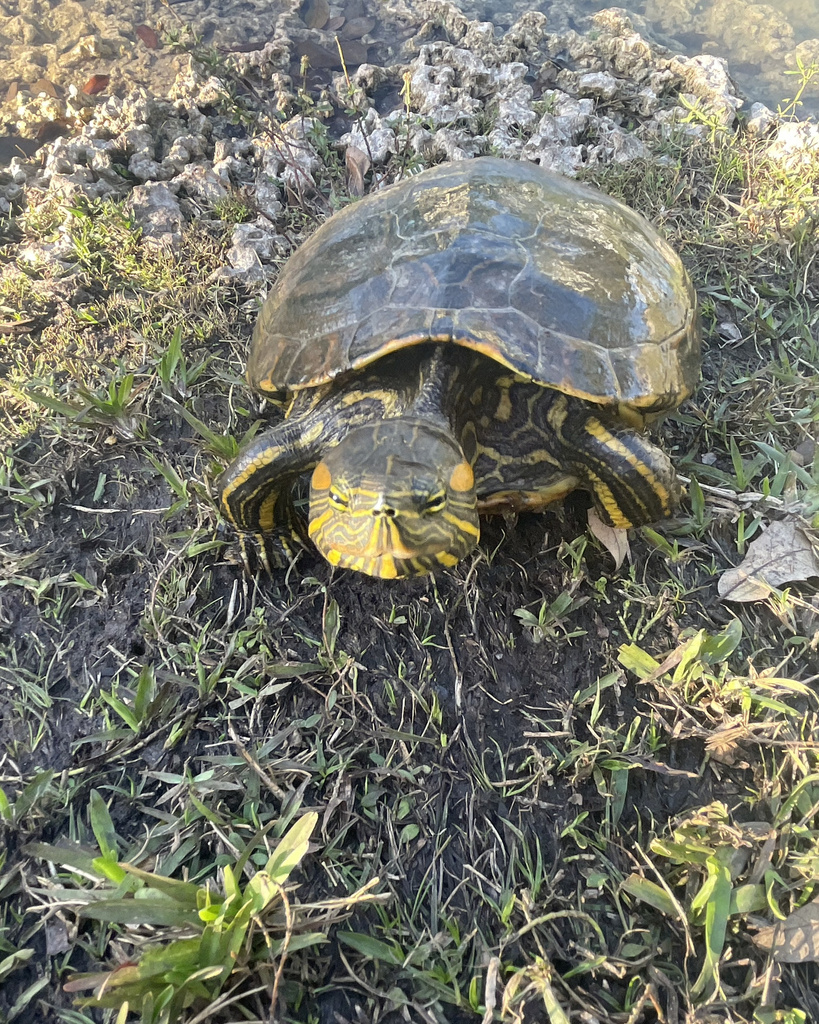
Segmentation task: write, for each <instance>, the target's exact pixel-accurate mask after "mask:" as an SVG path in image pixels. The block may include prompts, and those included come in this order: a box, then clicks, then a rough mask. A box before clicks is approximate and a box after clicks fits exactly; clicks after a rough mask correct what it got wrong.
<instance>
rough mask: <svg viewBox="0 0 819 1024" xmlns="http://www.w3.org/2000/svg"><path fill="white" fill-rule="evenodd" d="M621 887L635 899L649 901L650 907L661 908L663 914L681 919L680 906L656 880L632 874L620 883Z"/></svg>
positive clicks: (643, 901)
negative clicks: (652, 880)
mask: <svg viewBox="0 0 819 1024" xmlns="http://www.w3.org/2000/svg"><path fill="white" fill-rule="evenodd" d="M620 889H621V890H623V891H625V892H627V893H629V894H630V895H631V896H633V897H634V898H635V899H638V900H640V902H642V903H647V904H648V905H649V906H650V907H654V909H655V910H659V911H660V913H662V914H667V915H668V916H669V917H675V918H677V919H679V917H680V908H679V906H678V905H677V904H676V903H675V902H674V900H673V899H672V898H671V897H670V896H669V894H668V893H667V892H666V891H665V889H663V888H662V886H660V885H657V883H656V882H651V881H649V879H647V878H643V877H642V875H637V874H631V875H629V876H628V878H625V879H624V880H623V881H622V883H621V884H620Z"/></svg>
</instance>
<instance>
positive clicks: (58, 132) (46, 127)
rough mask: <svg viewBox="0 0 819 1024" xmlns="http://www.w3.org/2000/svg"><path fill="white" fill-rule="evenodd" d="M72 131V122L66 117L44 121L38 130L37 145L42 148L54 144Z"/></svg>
mask: <svg viewBox="0 0 819 1024" xmlns="http://www.w3.org/2000/svg"><path fill="white" fill-rule="evenodd" d="M70 131H71V122H70V121H68V119H67V118H65V117H55V118H54V120H53V121H44V122H43V123H42V124H41V125H40V127H39V128H38V129H37V143H38V145H40V146H42V145H45V143H46V142H53V141H54V140H55V139H59V138H60V136H62V135H68V134H69V132H70Z"/></svg>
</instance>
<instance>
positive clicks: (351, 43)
mask: <svg viewBox="0 0 819 1024" xmlns="http://www.w3.org/2000/svg"><path fill="white" fill-rule="evenodd" d="M341 49H342V52H343V54H344V63H345V64H348V65H352V64H355V65H356V66H357V65H359V64H365V63H366V61H367V47H366V46H365V44H364V43H359V42H356V41H355V40H349V39H348V40H347V41H346V42H345V43H343V45H342V47H341Z"/></svg>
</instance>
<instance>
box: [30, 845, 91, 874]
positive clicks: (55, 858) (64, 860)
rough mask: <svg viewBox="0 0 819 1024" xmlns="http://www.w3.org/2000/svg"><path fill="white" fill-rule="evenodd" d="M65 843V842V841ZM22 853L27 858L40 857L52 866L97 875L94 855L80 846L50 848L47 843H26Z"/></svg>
mask: <svg viewBox="0 0 819 1024" xmlns="http://www.w3.org/2000/svg"><path fill="white" fill-rule="evenodd" d="M66 842H67V840H66ZM23 853H25V854H26V855H27V856H29V857H40V858H41V859H42V860H47V861H49V862H50V863H52V864H64V865H65V866H66V867H69V868H76V869H77V870H78V871H84V872H86V874H89V875H99V871H98V870H97V868H96V867H95V866H94V862H95V861H96V860H97V859H98V858H97V856H96V854H95V853H92V852H91V851H90V850H86V849H84V848H83V847H81V846H52V845H51V844H49V843H27V844H26V845H25V846H24V847H23Z"/></svg>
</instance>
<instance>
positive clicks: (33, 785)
mask: <svg viewBox="0 0 819 1024" xmlns="http://www.w3.org/2000/svg"><path fill="white" fill-rule="evenodd" d="M53 778H54V772H52V771H47V772H38V774H37V775H35V776H34V778H33V779H32V780H31V782H29V784H28V785H27V786H25V787H24V788H23V791H22V792H21V793H20V795H19V796H18V797H17V802H16V803H15V805H14V817H15V820H17V821H20V820H21V819H22V818H24V817H25V816H26V815H27V814H28V812H29V811H30V810H31V808H32V807H34V805H35V804H36V803H37V801H38V800H39V799H40V797H42V796H43V795H44V794H45V793H46V792H48V788H49V786H50V785H51V780H52V779H53Z"/></svg>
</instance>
